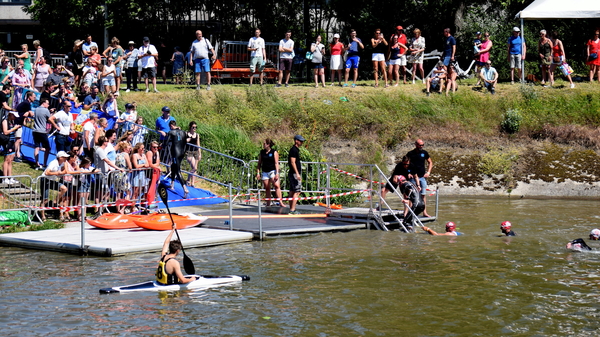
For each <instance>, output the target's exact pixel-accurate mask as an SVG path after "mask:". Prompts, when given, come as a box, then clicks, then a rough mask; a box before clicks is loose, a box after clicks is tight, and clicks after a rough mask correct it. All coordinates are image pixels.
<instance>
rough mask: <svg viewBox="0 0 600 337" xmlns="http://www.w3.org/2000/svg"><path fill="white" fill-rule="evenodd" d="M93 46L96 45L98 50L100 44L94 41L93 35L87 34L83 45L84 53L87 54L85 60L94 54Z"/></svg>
mask: <svg viewBox="0 0 600 337" xmlns="http://www.w3.org/2000/svg"><path fill="white" fill-rule="evenodd" d="M92 47H96V50H97V49H98V44H97V43H96V42H94V41H92V35H90V34H87V35H86V36H85V42H84V43H83V45H82V46H81V50H82V51H83V55H84V56H85V60H87V58H88V57H89V56H90V55H92Z"/></svg>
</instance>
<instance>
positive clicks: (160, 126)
mask: <svg viewBox="0 0 600 337" xmlns="http://www.w3.org/2000/svg"><path fill="white" fill-rule="evenodd" d="M161 111H162V115H161V116H160V117H158V118H157V119H156V123H155V126H156V131H157V132H158V133H160V140H161V141H163V140H164V139H165V138H166V137H167V133H169V131H171V127H170V126H169V123H170V122H171V121H174V120H175V118H174V117H173V116H171V109H169V107H168V106H163V108H162V110H161Z"/></svg>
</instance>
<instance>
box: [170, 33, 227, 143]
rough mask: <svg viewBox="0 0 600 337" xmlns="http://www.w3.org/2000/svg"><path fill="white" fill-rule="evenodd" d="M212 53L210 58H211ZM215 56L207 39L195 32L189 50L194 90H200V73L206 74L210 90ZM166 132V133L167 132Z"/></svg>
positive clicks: (207, 86)
mask: <svg viewBox="0 0 600 337" xmlns="http://www.w3.org/2000/svg"><path fill="white" fill-rule="evenodd" d="M211 53H212V56H211ZM215 58H216V54H215V50H214V49H213V46H212V44H210V41H208V39H206V38H204V37H202V31H201V30H197V31H196V40H195V41H194V42H193V43H192V47H191V48H190V60H189V63H190V66H192V67H194V73H195V74H196V90H200V89H201V87H200V79H201V75H202V73H206V90H210V63H211V59H213V60H214V59H215ZM167 132H168V131H167Z"/></svg>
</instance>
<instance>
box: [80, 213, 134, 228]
mask: <svg viewBox="0 0 600 337" xmlns="http://www.w3.org/2000/svg"><path fill="white" fill-rule="evenodd" d="M144 217H145V215H137V214H121V213H106V214H102V215H101V216H100V217H98V218H97V219H96V220H92V219H86V221H87V223H88V224H90V225H91V226H94V227H97V228H102V229H131V228H139V227H138V226H137V225H136V224H135V223H134V222H133V221H134V220H137V219H142V218H144Z"/></svg>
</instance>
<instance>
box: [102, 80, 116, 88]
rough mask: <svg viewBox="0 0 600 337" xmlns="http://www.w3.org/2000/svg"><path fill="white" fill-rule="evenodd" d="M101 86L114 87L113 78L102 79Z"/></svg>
mask: <svg viewBox="0 0 600 337" xmlns="http://www.w3.org/2000/svg"><path fill="white" fill-rule="evenodd" d="M102 85H108V86H113V85H115V79H114V78H103V79H102Z"/></svg>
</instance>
